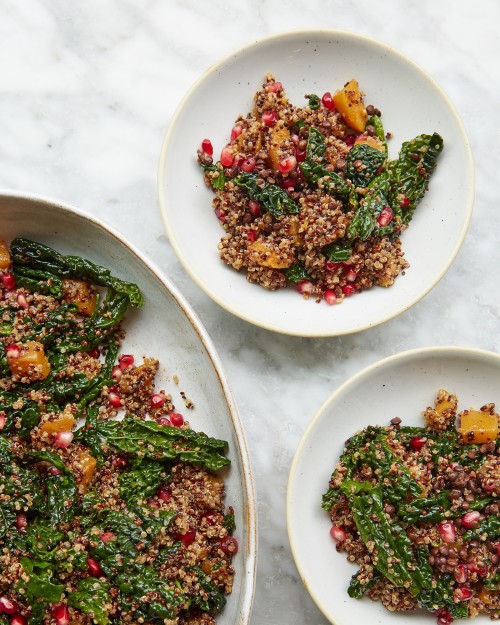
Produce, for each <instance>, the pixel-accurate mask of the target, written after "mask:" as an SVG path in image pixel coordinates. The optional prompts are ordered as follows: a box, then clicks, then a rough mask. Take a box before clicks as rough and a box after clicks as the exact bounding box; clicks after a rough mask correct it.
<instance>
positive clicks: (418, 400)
mask: <svg viewBox="0 0 500 625" xmlns="http://www.w3.org/2000/svg"><path fill="white" fill-rule="evenodd" d="M499 380H500V356H499V355H498V354H494V353H491V352H485V351H479V350H473V349H466V348H460V347H435V348H426V349H419V350H412V351H408V352H403V353H401V354H398V355H396V356H391V357H390V358H386V359H385V360H381V361H380V362H377V363H375V364H374V365H372V366H370V367H368V368H367V369H364V370H363V371H361V372H360V373H358V374H357V375H355V376H354V377H352V378H351V379H350V380H348V381H347V382H346V383H345V384H343V385H342V386H341V387H340V388H339V389H337V390H336V391H335V392H334V394H333V395H332V396H331V397H330V399H328V401H327V402H326V403H325V404H324V405H323V406H322V408H321V409H320V411H319V412H318V413H317V414H316V416H315V417H314V419H313V420H312V422H311V423H310V425H309V427H308V428H307V430H306V432H305V433H304V436H303V437H302V440H301V442H300V444H299V447H298V449H297V452H296V454H295V458H294V461H293V464H292V467H291V470H290V477H289V482H288V492H287V523H288V536H289V539H290V544H291V547H292V552H293V556H294V558H295V563H296V565H297V568H298V570H299V573H300V576H301V578H302V580H303V582H304V584H305V585H306V587H307V589H308V591H309V593H310V594H311V596H312V598H313V599H314V601H315V602H316V603H317V605H318V607H319V608H320V609H321V611H322V612H323V614H324V615H325V616H326V618H328V619H329V620H330V621H331V622H332V623H335V624H336V625H349V624H350V623H371V624H373V625H374V624H380V625H410V624H411V625H433V623H435V617H433V616H432V615H430V614H429V613H428V612H424V611H419V612H416V613H397V614H394V613H391V612H389V611H387V610H386V609H385V608H384V607H383V606H382V604H381V603H375V602H373V601H371V600H370V599H368V598H363V599H361V600H357V599H351V598H350V597H349V596H348V595H347V587H348V585H349V581H350V579H351V576H352V575H353V574H354V573H355V572H356V571H357V566H355V565H353V564H350V563H349V562H347V560H346V557H345V554H339V553H337V551H336V549H335V544H334V541H333V540H332V539H331V537H330V535H329V530H330V527H331V522H330V517H329V515H328V514H327V513H326V512H325V511H324V510H322V508H321V496H322V494H323V493H324V492H326V490H327V489H328V482H329V479H330V476H331V474H332V472H333V470H334V468H335V464H336V462H337V460H338V458H339V456H340V453H341V452H342V449H343V448H344V442H345V441H346V440H347V439H348V438H349V437H350V436H352V434H354V433H355V432H356V431H358V430H361V429H363V428H364V427H366V426H368V425H389V421H390V420H391V419H392V418H393V417H400V418H401V419H402V421H403V424H405V425H423V423H424V421H423V417H422V411H423V410H424V409H425V408H426V407H427V406H429V405H433V401H434V399H435V396H436V392H437V390H438V389H440V388H444V389H446V390H448V391H450V392H453V393H456V395H457V396H458V401H459V407H460V409H467V408H470V407H474V408H480V407H481V406H483V405H484V404H486V403H489V402H496V403H497V405H500V384H499V383H498V381H499ZM474 622H475V623H482V622H486V617H481V618H479V617H478V618H476V619H474Z"/></svg>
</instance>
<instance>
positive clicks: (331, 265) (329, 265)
mask: <svg viewBox="0 0 500 625" xmlns="http://www.w3.org/2000/svg"><path fill="white" fill-rule="evenodd" d="M325 266H326V268H327V269H328V271H333V270H334V269H338V268H339V267H343V266H344V265H343V263H332V261H331V260H327V261H326V265H325Z"/></svg>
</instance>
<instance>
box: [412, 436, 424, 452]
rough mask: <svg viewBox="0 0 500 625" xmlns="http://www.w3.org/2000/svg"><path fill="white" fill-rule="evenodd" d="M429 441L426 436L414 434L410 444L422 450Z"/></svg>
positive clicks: (416, 449) (415, 448) (417, 449)
mask: <svg viewBox="0 0 500 625" xmlns="http://www.w3.org/2000/svg"><path fill="white" fill-rule="evenodd" d="M426 442H427V437H425V436H413V437H412V438H411V440H410V445H411V447H412V448H413V449H414V450H415V451H420V450H421V449H422V447H423V446H424V445H425V443H426Z"/></svg>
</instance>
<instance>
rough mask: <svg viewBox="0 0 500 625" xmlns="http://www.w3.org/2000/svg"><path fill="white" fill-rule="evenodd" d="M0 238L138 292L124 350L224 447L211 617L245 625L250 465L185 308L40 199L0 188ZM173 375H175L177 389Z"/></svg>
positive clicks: (250, 564)
mask: <svg viewBox="0 0 500 625" xmlns="http://www.w3.org/2000/svg"><path fill="white" fill-rule="evenodd" d="M0 224H1V230H0V238H2V239H5V240H7V241H8V240H11V239H12V238H14V237H16V236H23V237H26V238H30V239H33V240H36V241H40V242H42V243H45V244H47V245H49V246H51V247H54V248H56V249H58V250H59V251H61V252H63V253H66V254H68V253H71V254H77V255H81V256H85V257H87V258H89V259H90V260H92V261H94V262H96V263H99V264H102V265H105V266H106V267H109V268H110V269H111V270H112V271H113V273H115V274H116V275H118V276H119V277H121V278H124V279H126V280H130V281H132V282H136V283H137V284H138V285H139V286H140V288H141V291H142V293H143V295H144V298H145V301H146V303H145V305H144V307H143V308H142V309H140V310H135V309H130V310H129V313H128V314H127V318H126V321H125V329H126V332H127V336H126V340H125V343H124V349H125V351H126V352H128V353H131V354H135V356H136V357H142V356H146V355H148V356H154V357H156V358H158V359H159V361H160V363H161V367H160V371H159V378H158V382H159V384H160V385H161V388H165V389H166V391H167V392H170V393H171V394H172V396H173V398H174V402H175V403H176V405H177V407H178V409H181V411H182V412H184V414H186V411H184V410H182V408H183V407H184V406H183V402H182V399H181V397H180V394H179V393H180V391H181V390H182V391H185V392H186V394H187V396H188V397H189V398H191V399H192V400H193V402H194V404H195V409H194V410H193V411H189V414H186V417H187V418H189V421H190V423H191V426H192V427H193V428H194V429H196V430H201V431H204V432H206V433H207V434H209V435H210V436H215V437H217V438H223V439H225V440H227V441H228V442H229V458H230V459H231V467H230V469H229V470H228V471H227V473H226V474H225V475H224V479H225V483H226V493H227V494H226V503H227V504H228V505H232V506H233V507H234V508H235V513H236V525H237V531H236V533H235V536H236V537H237V539H238V542H239V546H240V549H239V552H238V554H237V555H236V557H235V558H234V560H233V565H234V567H235V569H236V576H235V585H234V589H233V594H232V595H231V596H229V597H228V602H227V605H226V607H225V609H224V611H223V612H222V614H221V615H220V616H219V617H218V619H217V622H218V623H219V624H220V625H236V624H237V625H247V623H248V621H249V618H250V611H251V605H252V597H253V589H254V578H255V564H256V510H255V497H254V492H253V483H252V475H251V471H250V462H249V457H248V452H247V448H246V443H245V437H244V433H243V429H242V426H241V422H240V419H239V416H238V412H237V409H236V406H235V404H234V401H233V398H232V395H231V391H230V389H229V387H228V384H227V381H226V378H225V375H224V373H223V371H222V367H221V364H220V361H219V358H218V356H217V354H216V352H215V349H214V347H213V345H212V342H211V340H210V338H209V337H208V335H207V333H206V331H205V329H204V328H203V326H202V325H201V323H200V321H199V319H198V318H197V316H196V315H195V314H194V312H193V311H192V309H191V308H190V306H189V304H188V303H187V302H186V300H185V299H184V298H183V296H182V295H181V294H180V293H179V291H178V290H177V288H176V287H175V286H174V285H173V284H172V283H171V282H170V281H168V280H167V279H165V278H164V277H162V275H161V273H160V271H159V270H158V269H157V268H156V267H155V266H154V265H153V264H152V263H151V262H150V261H148V260H147V259H146V258H144V256H143V255H142V254H141V253H140V252H139V251H138V250H137V249H135V248H134V247H133V246H132V245H130V244H129V243H127V242H126V241H125V239H124V238H123V237H122V236H121V235H119V234H118V233H117V232H116V231H115V230H113V229H112V228H110V227H109V226H107V225H105V224H104V223H102V222H101V221H99V220H97V219H95V218H94V217H91V216H90V215H86V214H85V213H83V212H81V211H79V210H77V209H76V208H73V207H71V206H67V205H63V204H61V203H59V202H55V201H52V200H49V199H46V198H41V197H36V196H32V195H27V194H21V193H17V192H10V191H4V192H2V191H0ZM174 374H177V376H178V378H179V385H178V386H177V385H176V384H175V383H174V381H173V376H174Z"/></svg>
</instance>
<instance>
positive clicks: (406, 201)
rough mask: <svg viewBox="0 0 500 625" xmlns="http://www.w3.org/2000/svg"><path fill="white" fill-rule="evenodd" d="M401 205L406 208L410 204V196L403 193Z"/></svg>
mask: <svg viewBox="0 0 500 625" xmlns="http://www.w3.org/2000/svg"><path fill="white" fill-rule="evenodd" d="M399 205H400V206H401V207H402V208H406V207H407V206H409V205H410V198H409V197H408V196H406V195H403V197H402V199H401V200H400V202H399Z"/></svg>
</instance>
